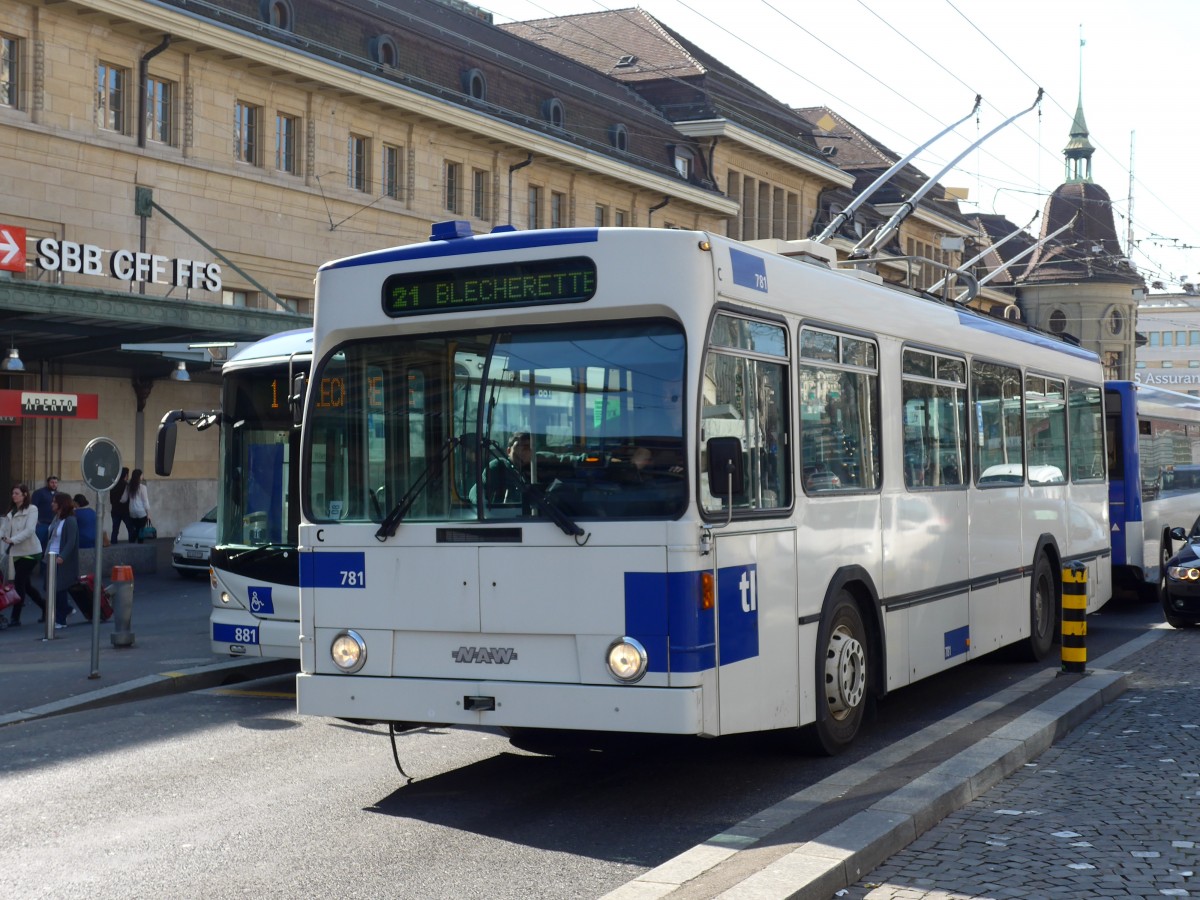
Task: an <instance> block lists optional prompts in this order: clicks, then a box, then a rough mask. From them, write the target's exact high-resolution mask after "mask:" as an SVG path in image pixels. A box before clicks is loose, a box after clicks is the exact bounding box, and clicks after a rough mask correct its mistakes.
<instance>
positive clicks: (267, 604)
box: [250, 585, 275, 616]
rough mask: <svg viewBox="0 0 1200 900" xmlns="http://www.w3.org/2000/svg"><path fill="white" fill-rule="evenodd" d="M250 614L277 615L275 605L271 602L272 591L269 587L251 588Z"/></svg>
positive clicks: (252, 586) (253, 586) (254, 586)
mask: <svg viewBox="0 0 1200 900" xmlns="http://www.w3.org/2000/svg"><path fill="white" fill-rule="evenodd" d="M250 612H252V613H254V615H256V616H271V615H274V614H275V604H274V603H273V602H272V601H271V589H270V588H269V587H268V586H266V585H251V586H250Z"/></svg>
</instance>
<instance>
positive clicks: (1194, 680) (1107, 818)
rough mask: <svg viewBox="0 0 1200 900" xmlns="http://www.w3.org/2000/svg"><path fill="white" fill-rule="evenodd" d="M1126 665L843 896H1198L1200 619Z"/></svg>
mask: <svg viewBox="0 0 1200 900" xmlns="http://www.w3.org/2000/svg"><path fill="white" fill-rule="evenodd" d="M1164 627H1165V626H1164ZM1120 668H1121V669H1122V670H1128V671H1130V672H1131V673H1132V674H1131V675H1130V676H1129V690H1128V691H1127V692H1126V693H1125V694H1124V695H1123V696H1122V697H1120V698H1118V699H1117V700H1116V701H1115V702H1113V703H1111V704H1110V705H1108V706H1106V707H1104V708H1103V709H1101V710H1100V711H1099V712H1097V713H1096V714H1095V715H1093V716H1092V718H1091V719H1089V720H1088V721H1087V722H1085V723H1084V724H1082V725H1080V726H1079V727H1078V728H1076V729H1075V730H1074V731H1073V732H1072V733H1071V734H1070V735H1068V736H1067V737H1066V738H1064V739H1063V740H1062V741H1060V742H1059V743H1057V744H1055V745H1054V746H1053V747H1051V748H1050V749H1049V750H1047V751H1046V752H1045V753H1043V754H1042V755H1041V756H1040V757H1038V758H1037V759H1036V760H1035V761H1034V762H1032V763H1029V764H1027V765H1026V766H1025V767H1024V768H1023V769H1022V770H1020V771H1018V772H1016V773H1014V774H1013V775H1011V776H1009V777H1008V778H1007V779H1005V780H1004V781H1003V782H1001V783H1000V784H998V785H997V786H996V787H994V788H992V789H991V790H990V791H988V792H987V793H986V794H985V795H984V796H982V797H980V798H979V799H978V800H975V801H974V802H972V803H971V804H969V805H968V806H966V807H964V808H963V809H961V810H959V811H958V812H956V813H953V814H951V815H949V816H947V817H946V818H945V819H943V820H942V821H941V822H940V823H939V824H938V825H937V826H936V827H934V828H932V829H930V830H929V831H927V832H926V833H925V834H924V835H922V836H921V837H919V838H918V839H917V840H916V841H915V842H914V843H912V844H911V845H910V846H909V847H908V848H907V849H905V850H904V851H902V852H900V853H898V854H896V855H895V856H893V857H892V858H891V859H889V860H888V861H887V862H886V863H884V864H883V865H881V866H879V867H878V868H877V869H875V871H873V872H871V873H870V874H868V875H867V876H865V877H864V878H863V879H862V880H861V881H860V882H858V883H857V884H855V885H853V886H851V887H850V888H847V889H846V890H844V891H838V892H837V894H836V895H835V896H836V897H837V898H839V900H842V898H845V900H983V898H987V900H1002V898H1020V900H1039V898H1046V900H1050V898H1055V900H1057V898H1062V900H1067V898H1070V900H1102V898H1133V897H1156V898H1160V897H1200V629H1195V628H1193V629H1188V630H1183V631H1171V632H1170V633H1169V634H1166V635H1164V636H1163V637H1162V639H1160V640H1158V641H1155V642H1154V643H1153V644H1151V645H1150V646H1148V647H1146V648H1144V649H1143V650H1140V651H1138V652H1137V653H1136V654H1134V655H1131V656H1130V657H1128V658H1127V659H1126V660H1124V661H1123V662H1122V664H1121V665H1120Z"/></svg>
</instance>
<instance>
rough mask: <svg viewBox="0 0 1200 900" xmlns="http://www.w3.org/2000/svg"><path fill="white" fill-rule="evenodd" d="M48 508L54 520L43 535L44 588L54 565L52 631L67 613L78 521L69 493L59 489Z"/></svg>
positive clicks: (75, 575)
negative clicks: (44, 552)
mask: <svg viewBox="0 0 1200 900" xmlns="http://www.w3.org/2000/svg"><path fill="white" fill-rule="evenodd" d="M50 508H51V509H52V510H53V512H54V519H53V520H52V521H51V522H50V532H49V534H48V535H47V536H46V556H45V563H46V589H47V591H48V590H49V583H50V582H49V579H50V567H51V566H54V567H55V573H54V630H55V631H62V630H63V629H64V628H66V627H67V616H68V615H69V614H70V612H71V586H72V585H73V584H75V582H77V581H78V580H79V524H78V523H77V522H76V521H75V501H74V500H72V499H71V495H70V494H64V493H63V492H62V491H59V492H58V493H57V494H55V495H54V502H53V503H52V504H51V506H50Z"/></svg>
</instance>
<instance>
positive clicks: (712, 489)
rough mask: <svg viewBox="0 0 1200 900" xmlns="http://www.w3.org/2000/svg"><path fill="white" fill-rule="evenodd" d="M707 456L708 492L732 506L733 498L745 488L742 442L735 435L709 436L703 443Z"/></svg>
mask: <svg viewBox="0 0 1200 900" xmlns="http://www.w3.org/2000/svg"><path fill="white" fill-rule="evenodd" d="M705 449H706V453H705V455H706V456H707V458H708V492H709V493H710V494H712V495H713V496H714V497H724V498H726V500H727V502H728V503H729V506H730V508H732V507H733V498H734V497H736V496H737V495H738V494H741V493H744V492H745V490H746V467H745V463H744V462H743V461H742V442H741V441H740V440H739V439H738V438H735V437H715V438H709V439H708V443H707V444H706V445H705Z"/></svg>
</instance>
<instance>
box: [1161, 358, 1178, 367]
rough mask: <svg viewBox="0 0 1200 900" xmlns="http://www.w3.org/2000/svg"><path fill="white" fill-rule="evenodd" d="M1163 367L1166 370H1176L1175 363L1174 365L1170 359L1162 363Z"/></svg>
mask: <svg viewBox="0 0 1200 900" xmlns="http://www.w3.org/2000/svg"><path fill="white" fill-rule="evenodd" d="M1162 367H1163V368H1164V369H1173V368H1175V363H1173V362H1172V361H1171V360H1169V359H1164V360H1163V361H1162Z"/></svg>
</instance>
